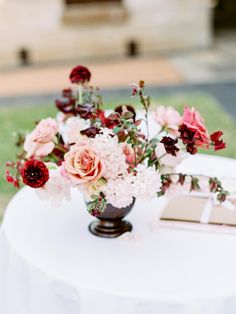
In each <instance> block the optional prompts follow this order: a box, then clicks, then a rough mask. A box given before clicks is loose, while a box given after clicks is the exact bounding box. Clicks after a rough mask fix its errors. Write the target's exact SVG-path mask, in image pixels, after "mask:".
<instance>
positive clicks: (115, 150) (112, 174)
mask: <svg viewBox="0 0 236 314" xmlns="http://www.w3.org/2000/svg"><path fill="white" fill-rule="evenodd" d="M92 145H93V147H94V148H95V150H96V152H98V154H99V156H100V159H101V161H102V163H103V166H104V169H105V170H104V174H103V176H104V178H106V179H107V180H109V179H116V178H118V177H119V176H121V175H125V174H126V173H127V168H128V165H127V163H126V156H125V154H124V152H123V146H122V144H120V143H118V138H117V136H116V135H114V133H113V132H112V130H110V129H107V128H104V129H102V132H101V133H100V134H97V135H96V137H95V139H94V141H93V144H92Z"/></svg>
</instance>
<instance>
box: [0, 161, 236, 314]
mask: <svg viewBox="0 0 236 314" xmlns="http://www.w3.org/2000/svg"><path fill="white" fill-rule="evenodd" d="M182 167H188V169H189V170H191V171H192V172H198V173H199V171H202V170H203V171H204V172H208V173H214V174H217V173H218V174H220V175H226V176H231V177H232V176H233V175H234V176H235V175H236V171H235V170H236V161H233V160H230V159H223V158H222V159H219V158H214V157H205V156H198V157H193V158H190V159H189V160H186V161H185V162H184V164H183V166H182ZM164 202H165V200H164V199H157V200H155V201H153V202H151V203H149V204H141V203H137V204H136V205H135V207H134V209H133V211H132V212H131V214H130V215H129V216H128V217H127V218H128V220H130V221H131V222H132V224H133V227H134V228H133V232H132V233H131V236H123V237H121V238H117V239H102V238H97V237H95V236H93V235H91V234H90V233H89V231H88V224H89V222H90V221H92V219H94V218H93V217H91V216H90V215H88V214H87V212H86V209H85V206H84V203H83V199H82V196H81V195H80V193H78V192H77V191H74V192H73V200H72V202H71V203H64V205H63V206H62V207H60V208H53V207H51V206H50V204H49V203H47V202H41V201H39V200H38V198H37V196H36V194H35V191H34V190H31V189H28V188H26V189H23V190H21V191H20V192H19V193H18V194H17V195H16V196H15V197H14V198H13V200H12V201H11V203H10V204H9V206H8V208H7V211H6V214H5V218H4V222H3V225H2V228H1V231H0V313H1V314H95V313H97V314H157V313H158V314H159V313H160V314H162V313H164V314H186V313H189V314H205V313H206V314H213V313H214V314H235V313H236V236H234V235H225V234H217V233H203V232H196V231H186V230H179V229H166V228H158V227H157V221H158V216H159V214H160V211H161V208H162V206H163V203H164Z"/></svg>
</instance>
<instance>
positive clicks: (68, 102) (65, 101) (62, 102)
mask: <svg viewBox="0 0 236 314" xmlns="http://www.w3.org/2000/svg"><path fill="white" fill-rule="evenodd" d="M55 104H56V107H57V109H58V110H60V111H61V112H63V113H74V111H75V109H74V108H75V99H74V98H61V99H56V101H55Z"/></svg>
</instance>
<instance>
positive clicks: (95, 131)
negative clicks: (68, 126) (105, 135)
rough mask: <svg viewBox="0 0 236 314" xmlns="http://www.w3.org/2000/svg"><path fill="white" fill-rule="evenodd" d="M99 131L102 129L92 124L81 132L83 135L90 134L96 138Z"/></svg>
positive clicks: (89, 135)
mask: <svg viewBox="0 0 236 314" xmlns="http://www.w3.org/2000/svg"><path fill="white" fill-rule="evenodd" d="M99 132H100V129H99V128H97V127H95V126H90V127H89V128H87V129H85V130H83V131H81V132H80V133H81V134H82V135H86V136H88V137H92V138H94V137H95V136H96V135H97V134H99Z"/></svg>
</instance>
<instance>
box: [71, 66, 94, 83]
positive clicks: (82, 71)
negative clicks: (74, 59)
mask: <svg viewBox="0 0 236 314" xmlns="http://www.w3.org/2000/svg"><path fill="white" fill-rule="evenodd" d="M90 78H91V73H90V71H89V69H88V68H86V67H84V66H82V65H78V66H77V67H75V68H73V69H72V71H71V73H70V81H71V83H77V84H78V83H85V82H89V81H90Z"/></svg>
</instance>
